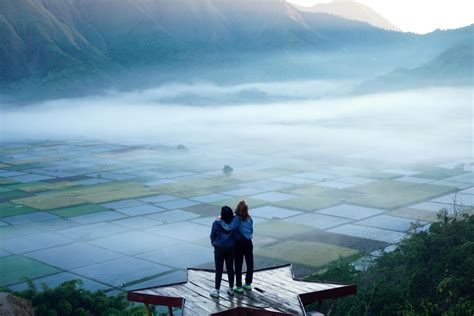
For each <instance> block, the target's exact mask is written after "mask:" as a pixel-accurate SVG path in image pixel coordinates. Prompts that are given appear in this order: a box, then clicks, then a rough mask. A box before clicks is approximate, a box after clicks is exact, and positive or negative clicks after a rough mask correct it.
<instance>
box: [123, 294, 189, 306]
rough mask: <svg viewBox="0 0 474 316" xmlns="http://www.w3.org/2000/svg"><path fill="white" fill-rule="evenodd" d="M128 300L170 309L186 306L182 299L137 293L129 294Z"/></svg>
mask: <svg viewBox="0 0 474 316" xmlns="http://www.w3.org/2000/svg"><path fill="white" fill-rule="evenodd" d="M127 299H128V300H129V301H132V302H139V303H147V304H154V305H162V306H169V307H182V306H183V304H184V299H183V298H182V297H171V296H161V295H159V296H158V295H151V294H142V293H136V292H128V294H127Z"/></svg>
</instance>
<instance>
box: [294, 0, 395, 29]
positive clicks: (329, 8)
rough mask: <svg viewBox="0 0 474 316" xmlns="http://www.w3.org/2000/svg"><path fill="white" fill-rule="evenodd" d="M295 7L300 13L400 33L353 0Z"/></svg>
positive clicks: (369, 9) (382, 18)
mask: <svg viewBox="0 0 474 316" xmlns="http://www.w3.org/2000/svg"><path fill="white" fill-rule="evenodd" d="M295 7H297V8H298V9H299V10H301V11H306V12H319V13H328V14H332V15H336V16H339V17H343V18H345V19H350V20H355V21H361V22H366V23H369V24H370V25H373V26H375V27H379V28H382V29H385V30H389V31H397V32H400V29H399V28H398V27H396V26H395V25H393V24H392V23H391V22H390V21H388V20H387V19H385V18H384V17H383V16H381V15H380V14H379V13H377V12H376V11H375V10H373V9H371V8H370V7H368V6H366V5H363V4H362V3H359V2H357V1H354V0H333V1H332V2H329V3H318V4H316V5H314V6H312V7H304V6H298V5H295Z"/></svg>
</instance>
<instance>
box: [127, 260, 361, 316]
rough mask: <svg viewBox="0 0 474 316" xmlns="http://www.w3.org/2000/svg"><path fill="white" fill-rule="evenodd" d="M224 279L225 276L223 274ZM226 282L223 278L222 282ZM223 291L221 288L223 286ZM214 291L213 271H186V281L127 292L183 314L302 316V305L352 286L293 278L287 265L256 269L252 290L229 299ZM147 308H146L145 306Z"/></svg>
mask: <svg viewBox="0 0 474 316" xmlns="http://www.w3.org/2000/svg"><path fill="white" fill-rule="evenodd" d="M224 277H225V274H224ZM223 281H224V282H227V280H226V279H224V280H223ZM223 288H225V286H223ZM213 289H214V271H212V270H202V269H188V274H187V280H186V281H185V282H182V283H175V284H170V285H164V286H159V287H151V288H146V289H138V290H133V291H129V292H128V299H129V300H130V301H134V302H141V303H144V304H145V306H146V307H147V304H155V305H162V306H168V307H169V308H170V311H171V308H172V307H178V308H181V310H182V314H183V315H186V316H188V315H306V311H305V308H304V306H306V305H308V304H311V303H315V302H322V301H323V300H328V299H332V300H335V299H337V298H338V297H341V296H346V295H353V294H355V293H356V291H357V288H356V285H354V284H349V285H346V284H336V283H320V282H310V281H303V280H299V279H296V278H295V277H294V275H293V269H292V266H291V265H284V266H279V267H273V268H267V269H261V270H256V271H255V272H254V281H253V290H252V291H245V292H244V294H243V295H239V294H235V295H234V296H229V295H227V293H226V292H225V291H222V294H221V297H220V298H219V299H217V298H212V297H211V296H210V295H209V293H210V292H211V291H212V290H213ZM147 308H148V307H147Z"/></svg>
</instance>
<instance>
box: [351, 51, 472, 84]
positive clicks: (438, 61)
mask: <svg viewBox="0 0 474 316" xmlns="http://www.w3.org/2000/svg"><path fill="white" fill-rule="evenodd" d="M473 71H474V44H473V43H472V42H471V43H465V44H460V45H457V46H455V47H452V48H450V49H448V50H446V51H444V52H443V53H441V54H440V55H438V56H437V57H436V58H434V59H432V60H431V61H429V62H427V63H425V64H423V65H421V66H419V67H416V68H413V69H403V68H398V69H396V70H394V71H392V72H390V73H388V74H386V75H383V76H379V77H377V78H375V79H374V80H370V81H367V82H365V83H363V84H362V85H361V86H360V87H359V89H358V90H359V91H361V92H373V91H381V90H402V89H413V88H419V87H429V86H443V85H446V86H454V85H473V84H474V73H473Z"/></svg>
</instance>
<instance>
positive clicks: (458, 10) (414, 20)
mask: <svg viewBox="0 0 474 316" xmlns="http://www.w3.org/2000/svg"><path fill="white" fill-rule="evenodd" d="M287 1H288V2H293V3H296V4H299V5H304V6H311V5H314V4H317V3H323V2H324V3H327V2H331V1H330V0H287ZM357 2H359V3H362V4H365V5H367V6H369V7H371V8H372V9H374V10H375V11H377V12H378V13H380V14H381V15H382V16H384V17H385V18H386V19H387V20H389V21H390V22H392V23H393V24H395V25H396V26H397V27H399V28H400V29H401V30H402V31H404V32H413V33H420V34H425V33H429V32H432V31H434V30H436V29H453V28H459V27H462V26H466V25H470V24H472V23H474V13H473V12H474V1H473V0H357Z"/></svg>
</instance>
